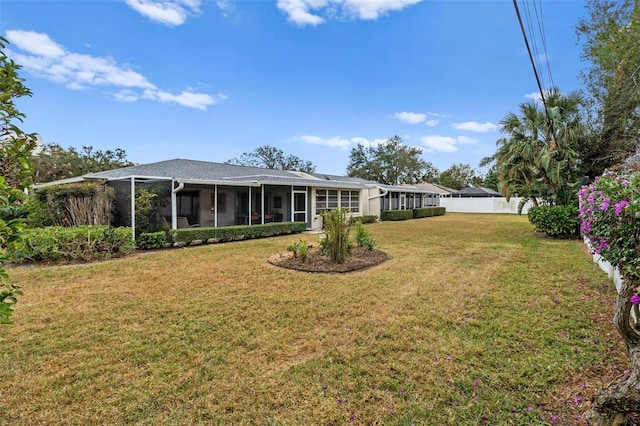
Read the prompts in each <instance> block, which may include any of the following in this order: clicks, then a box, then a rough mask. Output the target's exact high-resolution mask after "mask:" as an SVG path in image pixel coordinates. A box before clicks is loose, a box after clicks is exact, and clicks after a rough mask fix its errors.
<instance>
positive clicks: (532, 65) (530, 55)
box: [513, 0, 555, 136]
mask: <svg viewBox="0 0 640 426" xmlns="http://www.w3.org/2000/svg"><path fill="white" fill-rule="evenodd" d="M513 6H514V8H515V9H516V15H517V16H518V22H519V23H520V30H522V37H523V38H524V44H525V45H526V46H527V52H528V53H529V60H530V61H531V67H532V68H533V74H534V75H535V77H536V82H537V83H538V89H539V90H540V98H541V99H542V105H544V113H545V115H546V116H547V120H548V121H549V126H550V127H551V135H552V136H553V135H554V134H555V132H554V130H553V121H551V117H550V116H549V110H548V108H547V100H546V99H545V97H544V90H543V89H542V83H541V82H540V75H538V70H537V68H536V63H535V61H534V59H533V55H532V54H531V47H530V46H529V40H528V39H527V33H526V31H525V30H524V25H523V23H522V17H521V16H520V9H519V8H518V3H517V1H516V0H513Z"/></svg>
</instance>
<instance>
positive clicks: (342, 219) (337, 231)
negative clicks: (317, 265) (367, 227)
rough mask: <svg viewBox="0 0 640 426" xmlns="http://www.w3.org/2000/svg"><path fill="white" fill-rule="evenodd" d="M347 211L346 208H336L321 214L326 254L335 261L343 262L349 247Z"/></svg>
mask: <svg viewBox="0 0 640 426" xmlns="http://www.w3.org/2000/svg"><path fill="white" fill-rule="evenodd" d="M348 212H349V210H348V209H344V208H337V209H335V210H331V211H328V212H325V213H323V215H322V217H323V218H324V233H325V239H326V240H327V241H326V246H327V252H328V256H329V258H330V259H331V261H332V262H335V263H344V260H345V259H346V258H347V255H348V254H349V250H350V249H351V241H349V231H350V226H349V222H348V220H347V213H348Z"/></svg>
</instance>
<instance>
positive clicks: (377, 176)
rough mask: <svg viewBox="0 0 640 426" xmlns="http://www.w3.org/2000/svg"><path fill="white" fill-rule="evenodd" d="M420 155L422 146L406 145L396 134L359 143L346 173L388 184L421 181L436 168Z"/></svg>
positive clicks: (354, 149)
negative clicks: (381, 140) (367, 143)
mask: <svg viewBox="0 0 640 426" xmlns="http://www.w3.org/2000/svg"><path fill="white" fill-rule="evenodd" d="M421 155H422V149H421V148H418V147H414V146H407V145H405V144H404V143H403V142H402V138H401V137H400V136H397V135H396V136H393V137H391V138H389V139H387V141H386V142H384V143H381V144H378V145H376V146H364V145H363V144H358V145H357V146H356V147H354V148H352V149H351V153H350V155H349V165H348V166H347V175H348V176H350V177H357V178H361V179H367V180H372V181H376V182H380V183H384V184H387V185H400V184H403V183H418V182H421V181H422V180H423V178H424V176H425V175H426V174H428V173H430V172H431V173H432V172H433V169H435V168H434V167H433V165H432V164H430V163H427V162H426V161H425V160H423V159H422V158H420V156H421Z"/></svg>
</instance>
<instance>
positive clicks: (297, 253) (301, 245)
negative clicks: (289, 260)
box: [287, 240, 310, 262]
mask: <svg viewBox="0 0 640 426" xmlns="http://www.w3.org/2000/svg"><path fill="white" fill-rule="evenodd" d="M287 250H288V251H290V252H293V257H299V258H300V260H302V261H303V262H304V261H305V260H307V256H309V251H310V249H309V243H307V242H306V241H305V240H299V241H294V242H293V243H291V245H290V246H289V247H287Z"/></svg>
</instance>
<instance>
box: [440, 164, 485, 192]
mask: <svg viewBox="0 0 640 426" xmlns="http://www.w3.org/2000/svg"><path fill="white" fill-rule="evenodd" d="M440 184H441V185H444V186H446V187H449V188H451V189H462V188H466V187H469V186H482V176H480V175H479V173H478V172H477V171H476V170H474V169H473V167H471V165H470V164H463V163H458V164H453V165H452V166H451V167H449V168H448V169H446V170H444V171H443V172H442V173H441V174H440Z"/></svg>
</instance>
